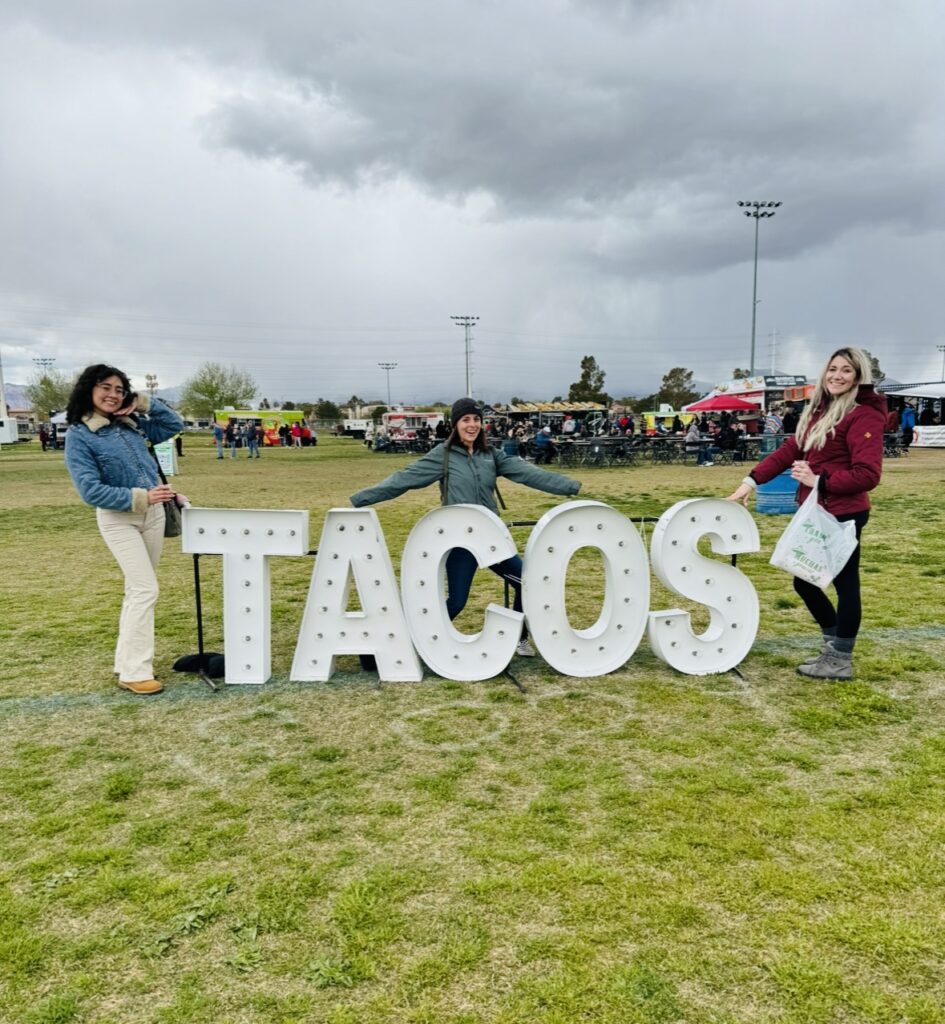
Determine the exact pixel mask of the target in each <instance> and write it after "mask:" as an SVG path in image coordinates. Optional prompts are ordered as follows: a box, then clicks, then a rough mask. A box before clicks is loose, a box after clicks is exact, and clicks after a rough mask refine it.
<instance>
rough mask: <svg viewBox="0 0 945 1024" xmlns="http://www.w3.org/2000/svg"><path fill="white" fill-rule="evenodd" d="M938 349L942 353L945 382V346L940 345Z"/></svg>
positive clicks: (943, 378) (944, 378)
mask: <svg viewBox="0 0 945 1024" xmlns="http://www.w3.org/2000/svg"><path fill="white" fill-rule="evenodd" d="M937 348H938V350H939V352H941V353H942V380H945V345H938V346H937Z"/></svg>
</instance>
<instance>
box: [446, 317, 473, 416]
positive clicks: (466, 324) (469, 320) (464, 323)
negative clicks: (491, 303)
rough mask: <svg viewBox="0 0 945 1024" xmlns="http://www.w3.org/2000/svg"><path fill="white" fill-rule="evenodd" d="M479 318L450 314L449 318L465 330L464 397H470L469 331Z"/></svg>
mask: <svg viewBox="0 0 945 1024" xmlns="http://www.w3.org/2000/svg"><path fill="white" fill-rule="evenodd" d="M478 319H479V317H478V316H468V315H466V316H451V317H450V320H452V321H453V323H455V324H456V326H457V327H463V328H465V330H466V397H467V398H472V384H471V383H470V376H469V332H470V331H471V330H472V328H473V325H474V324H475V323H476V321H477V320H478Z"/></svg>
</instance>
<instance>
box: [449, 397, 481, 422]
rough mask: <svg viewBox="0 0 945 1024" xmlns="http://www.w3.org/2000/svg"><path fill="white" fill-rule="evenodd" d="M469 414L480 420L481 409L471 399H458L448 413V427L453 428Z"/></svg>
mask: <svg viewBox="0 0 945 1024" xmlns="http://www.w3.org/2000/svg"><path fill="white" fill-rule="evenodd" d="M469 413H472V414H473V415H474V416H478V417H479V418H480V419H482V409H481V408H480V407H479V405H478V404H477V403H476V401H475V400H474V399H472V398H459V399H457V400H456V401H455V402H454V403H453V408H452V410H451V411H450V426H453V427H455V426H456V424H457V423H459V421H460V420H461V419H462V418H463V417H464V416H467V415H468V414H469Z"/></svg>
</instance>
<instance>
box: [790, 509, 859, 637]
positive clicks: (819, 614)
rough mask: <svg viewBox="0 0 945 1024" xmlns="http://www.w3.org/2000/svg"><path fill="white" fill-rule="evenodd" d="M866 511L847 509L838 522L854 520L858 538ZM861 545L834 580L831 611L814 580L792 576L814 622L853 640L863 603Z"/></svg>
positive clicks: (825, 597) (828, 601)
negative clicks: (835, 599)
mask: <svg viewBox="0 0 945 1024" xmlns="http://www.w3.org/2000/svg"><path fill="white" fill-rule="evenodd" d="M869 517H870V514H869V512H848V513H846V514H844V515H839V516H837V519H838V521H839V522H841V523H847V522H849V521H850V520H851V519H852V520H853V522H854V523H856V539H857V540H859V539H860V534H861V533H862V532H863V527H864V526H866V521H867V519H869ZM860 547H861V545H859V544H857V546H856V547H855V548H854V550H853V554H852V555H850V560H849V561H848V562H847V564H846V565H845V566H844V567H843V568H842V569H841V570H840V572H839V573H838V574H837V577H836V579H835V580H834V581H833V585H834V589H835V590H836V591H837V607H836V610H834V607H833V605H832V604H831V603H830V598H829V597H827V595H826V593H825V592H824V591H823V590H821V589H820V587H815V586H814V584H813V583H808V582H807V581H806V580H802V579H799V578H798V577H797V576H795V577H794V589H795V590H796V591H797V592H798V594H800V596H801V599H802V600H803V602H804V604H806V605H807V610H808V611H809V612H810V613H811V615H813V616H814V619H815V620H816V622H817V625H818V626H820V628H821V629H823V630H828V629H831V630H832V629H836V631H837V637H838V638H840V639H843V640H853V639H854V638H855V637H856V634H857V633H859V631H860V619H861V618H862V617H863V606H862V605H861V604H860Z"/></svg>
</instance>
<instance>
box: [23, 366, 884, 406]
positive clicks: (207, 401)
mask: <svg viewBox="0 0 945 1024" xmlns="http://www.w3.org/2000/svg"><path fill="white" fill-rule="evenodd" d="M863 351H864V352H865V354H866V355H867V357H868V358H869V360H870V363H871V364H872V368H873V381H874V383H877V384H878V383H880V382H881V381H882V380H884V379H885V377H886V374H885V373H884V372H883V370H882V367H881V366H880V365H879V359H878V358H877V357H876V356H874V355H871V354H870V353H869V352H868V351H867V350H866V349H864V350H863ZM77 376H78V375H77V374H75V375H73V376H71V377H70V376H68V375H67V374H65V373H63V372H62V371H59V370H55V369H48V370H44V371H43V372H42V373H39V374H37V375H36V376H35V377H34V378H33V379H32V380H31V381H30V383H29V384H28V385H27V386H26V388H25V389H24V390H25V393H26V397H27V399H28V401H29V403H30V406H31V408H32V409H33V411H34V412H35V414H36V415H37V416H39V417H40V418H45V417H46V416H47V415H49V413H50V412H53V411H59V410H62V409H65V407H66V404H67V403H68V401H69V394H70V393H71V391H72V387H73V385H74V384H75V380H76V377H77ZM748 376H750V374H749V371H748V370H746V369H744V368H741V367H736V368H735V369H734V370H733V371H732V377H733V379H735V380H740V379H745V378H747V377H748ZM606 377H607V374H606V372H605V371H604V370H603V369H602V367H601V366H600V365H598V362H597V359H596V358H595V357H594V356H592V355H587V356H583V357H582V358H581V365H580V376H579V377H578V379H577V380H576V381H575V382H574V383H573V384H571V386H570V387H569V388H568V396H567V400H568V401H569V402H599V403H601V404H602V405H607V406H609V405H613V404H617V405H623V406H627V407H628V408H631V409H635V410H637V411H640V412H642V411H644V410H648V409H658V408H659V407H660V405H662V404H666V405H669V406H672V408H673V409H680V408H682V406H684V405H688V404H689V403H690V402H694V401H695V400H696V399H697V398H699V397H700V392H699V391H697V390H696V389H695V388H694V387H693V372H692V370H687V369H686V368H685V367H683V366H674V367H673V368H672V369H670V370H668V371H667V372H666V373H665V374H664V375H663V379H662V381H661V382H660V386H659V388H658V389H657V390H656V391H654V392H653V393H652V394H650V395H643V396H640V397H638V396H632V395H627V396H625V397H623V398H612V397H611V396H610V395H609V394H608V393H607V392H606V391H605V390H604V383H605V380H606ZM258 393H259V389H258V387H257V385H256V382H255V380H254V379H253V377H252V375H251V374H250V373H248V372H247V371H246V370H241V369H239V368H237V367H235V366H224V365H223V364H222V363H215V362H206V363H203V364H202V365H201V366H200V367H198V368H197V371H196V372H195V373H194V374H193V376H191V377H188V379H187V380H186V381H185V382H184V384H183V387H182V388H181V393H180V399H179V400H178V402H177V403H176V404H177V405H178V407H179V408H180V409H181V411H182V412H183V413H185V415H187V416H190V417H192V418H194V419H209V418H210V417H211V416H212V415H213V413H214V410H216V409H225V408H226V407H227V406H230V407H232V408H234V409H245V408H248V407H250V406H251V404H252V402H253V400H254V399H255V398H256V395H257V394H258ZM523 401H527V399H524V400H523V399H521V398H519V397H517V396H515V397H513V398H512V399H511V404H512V405H520V404H522V402H523ZM552 401H554V402H561V401H564V399H563V397H562V396H561V395H556V396H555V397H554V398H553V399H552ZM368 404H371V403H369V402H366V401H365V400H364V399H363V398H359V397H358V396H357V395H352V396H351V397H350V398H349V399H348V401H347V403H346V405H347V407H348V408H351V409H357V408H359V407H361V406H365V405H368ZM435 404H439V405H442V404H443V403H435ZM259 408H260V409H278V408H281V409H298V410H300V411H301V412H302V413H303V414H304V416H305V417H306V419H312V418H314V419H317V420H340V419H341V418H342V415H343V412H342V407H341V406H339V405H338V404H337V403H335V402H332V401H330V400H329V399H326V398H318V399H316V400H315V401H314V402H300V403H298V404H296V403H295V402H292V401H284V402H281V403H279V402H274V403H270V402H269V400H268V399H267V398H263V399H261V400H260V402H259ZM384 411H386V406H383V405H377V406H376V407H375V408H374V410H373V411H372V416H373V418H374V419H375V420H377V419H379V418H380V414H381V413H382V412H384Z"/></svg>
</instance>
